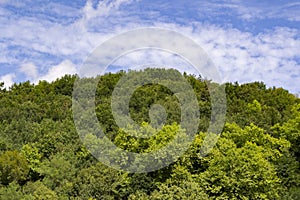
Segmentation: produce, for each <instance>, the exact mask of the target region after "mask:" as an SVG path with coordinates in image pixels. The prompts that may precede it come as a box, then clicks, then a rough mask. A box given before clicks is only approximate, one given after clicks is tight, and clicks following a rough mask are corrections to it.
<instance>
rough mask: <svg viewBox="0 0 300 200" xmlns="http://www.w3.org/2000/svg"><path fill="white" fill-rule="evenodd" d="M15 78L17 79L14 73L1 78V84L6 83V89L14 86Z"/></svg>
mask: <svg viewBox="0 0 300 200" xmlns="http://www.w3.org/2000/svg"><path fill="white" fill-rule="evenodd" d="M14 78H16V75H15V74H14V73H10V74H6V75H3V76H1V77H0V82H4V87H5V88H9V87H10V86H12V85H13V84H14Z"/></svg>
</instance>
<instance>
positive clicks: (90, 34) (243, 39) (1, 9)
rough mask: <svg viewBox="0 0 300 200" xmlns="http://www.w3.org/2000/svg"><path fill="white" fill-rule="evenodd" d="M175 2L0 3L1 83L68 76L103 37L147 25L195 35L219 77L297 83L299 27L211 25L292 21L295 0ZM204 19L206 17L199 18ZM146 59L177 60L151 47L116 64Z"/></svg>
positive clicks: (296, 9) (293, 86) (287, 84)
mask: <svg viewBox="0 0 300 200" xmlns="http://www.w3.org/2000/svg"><path fill="white" fill-rule="evenodd" d="M180 2H181V3H180ZM180 2H177V1H174V2H173V3H172V5H171V4H170V3H166V2H165V1H153V2H152V1H134V0H117V1H100V2H99V3H96V4H95V3H93V2H92V1H87V2H85V3H83V4H82V5H75V6H70V5H68V4H66V3H64V4H63V3H61V4H60V3H51V2H50V3H45V4H47V6H44V7H43V5H39V4H37V3H36V5H34V4H33V3H32V2H31V1H28V2H25V3H24V2H19V1H15V2H14V1H10V2H8V1H6V2H5V1H2V3H0V29H1V31H0V51H1V52H2V56H1V57H0V65H1V63H3V64H5V65H9V66H11V72H12V73H10V72H9V73H7V72H4V71H1V69H0V75H1V76H2V80H4V78H5V81H6V83H7V84H9V83H11V82H12V81H18V80H20V78H19V77H22V76H25V78H26V79H30V80H32V81H37V80H39V79H46V80H48V81H52V80H54V79H55V78H57V77H59V76H61V75H63V74H64V73H75V72H77V71H76V70H77V68H78V66H80V65H81V64H82V62H83V61H84V60H85V58H86V57H87V56H88V55H89V53H90V52H92V51H93V50H94V49H95V48H96V47H97V46H98V45H99V44H101V43H102V42H103V41H105V40H106V39H109V38H111V37H113V36H114V35H115V34H118V33H122V32H124V31H127V30H130V29H133V28H140V27H147V26H154V27H162V28H167V29H170V30H175V31H178V32H180V33H182V34H184V35H186V36H188V37H190V38H192V39H194V40H195V41H196V42H197V43H198V44H199V45H200V46H202V47H203V48H204V50H205V51H206V52H207V53H208V55H209V56H210V57H211V59H212V60H213V61H214V62H215V64H216V66H217V67H218V69H219V70H220V72H221V75H222V76H223V79H224V81H236V80H238V81H240V82H246V81H254V80H262V81H265V82H266V83H267V84H268V85H269V86H273V85H277V86H284V87H285V88H288V89H290V90H291V91H293V92H297V91H299V88H297V84H295V83H297V82H300V80H299V77H300V74H299V73H300V72H299V69H300V68H299V67H300V64H299V60H300V58H299V55H300V52H299V49H300V48H299V46H300V39H299V38H300V33H299V32H300V30H299V28H298V29H297V28H296V29H295V28H288V27H281V28H280V27H276V26H274V27H273V28H269V29H266V30H263V31H260V32H259V33H251V32H248V31H245V30H238V29H236V28H232V25H228V24H226V23H224V24H223V25H214V24H213V23H212V22H211V19H214V20H217V19H218V17H219V18H224V19H226V17H222V16H231V17H232V16H235V17H236V18H237V20H239V19H242V20H245V21H251V20H252V21H253V20H257V19H262V18H270V19H273V18H274V19H278V18H282V19H285V20H290V21H299V14H298V13H299V12H300V11H299V6H300V5H299V2H298V3H297V2H289V3H274V4H272V5H269V4H266V3H259V2H254V3H253V2H252V3H251V2H250V1H239V0H227V1H217V0H216V1H206V2H201V3H200V2H198V1H187V2H185V1H184V2H182V1H180ZM7 4H10V7H7ZM27 4H28V5H30V6H32V9H30V8H27V6H28V5H27ZM2 5H3V6H2ZM14 8H15V9H14ZM17 8H18V9H17ZM39 8H43V9H45V10H46V11H45V12H43V11H42V10H41V9H40V10H39ZM49 8H51V9H49ZM24 9H25V11H24ZM172 9H173V10H172ZM50 10H51V11H50ZM175 11H176V12H175ZM189 13H191V14H189ZM197 17H199V18H197ZM203 17H207V19H209V20H208V21H206V22H203V23H200V22H199V21H201V19H203ZM166 42H169V41H166ZM187 51H188V50H187ZM147 58H148V60H149V61H151V60H152V62H158V61H159V60H163V59H172V62H170V63H169V64H172V65H176V64H178V66H179V65H181V66H182V65H183V64H182V62H181V61H179V60H178V58H175V57H174V56H173V57H172V55H162V54H157V53H153V52H152V53H151V52H144V53H135V54H132V55H131V56H130V55H128V56H127V57H126V59H125V58H123V61H122V59H121V60H119V62H121V61H122V62H123V63H125V64H126V65H130V63H131V64H134V63H136V65H137V64H138V63H139V62H143V61H145V60H146V59H147ZM155 59H156V60H155ZM141 64H143V63H141ZM75 66H77V67H75ZM0 67H1V66H0ZM3 77H4V78H3Z"/></svg>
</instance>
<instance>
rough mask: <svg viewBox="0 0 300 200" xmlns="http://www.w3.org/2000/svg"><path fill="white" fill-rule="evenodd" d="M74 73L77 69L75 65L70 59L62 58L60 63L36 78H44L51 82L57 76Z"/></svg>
mask: <svg viewBox="0 0 300 200" xmlns="http://www.w3.org/2000/svg"><path fill="white" fill-rule="evenodd" d="M76 73H77V69H76V67H75V65H74V64H73V63H72V62H71V61H70V60H64V61H63V62H61V63H60V64H58V65H55V66H52V67H50V69H49V70H48V72H47V73H46V74H44V75H42V76H40V77H38V80H45V81H48V82H52V81H54V80H56V79H57V78H60V77H62V76H64V75H66V74H76ZM38 80H37V81H38ZM37 81H36V82H37Z"/></svg>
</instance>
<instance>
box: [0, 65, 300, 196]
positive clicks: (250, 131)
mask: <svg viewBox="0 0 300 200" xmlns="http://www.w3.org/2000/svg"><path fill="white" fill-rule="evenodd" d="M147 70H148V71H147V72H148V73H149V74H150V75H152V76H153V77H154V78H155V77H158V76H160V75H163V74H166V73H170V74H173V75H174V77H176V76H175V74H176V73H178V72H176V71H175V70H164V69H160V70H151V69H147ZM126 73H127V72H124V71H121V72H119V73H115V74H113V73H108V74H105V75H103V76H98V77H97V78H96V79H93V78H83V79H80V82H81V83H82V84H83V87H84V88H85V90H83V91H82V94H78V95H77V96H76V97H75V98H78V99H79V98H80V97H81V96H82V95H85V94H86V92H87V91H90V90H91V88H92V85H93V84H94V83H95V80H99V82H98V85H97V89H96V96H95V108H96V115H97V118H98V120H99V124H100V125H101V126H102V128H103V130H104V133H105V135H106V136H107V137H108V138H109V139H110V140H111V141H112V142H113V143H114V144H115V145H117V146H118V147H120V148H121V149H124V150H126V151H129V152H137V153H147V152H153V151H157V150H159V149H161V148H162V147H164V146H165V145H166V144H169V142H170V141H173V140H174V139H176V138H177V140H178V141H181V142H179V143H178V144H175V146H172V148H171V149H172V150H170V151H160V154H159V155H158V157H159V159H155V162H158V163H159V162H161V163H163V162H166V161H168V160H169V159H170V157H172V156H173V155H174V153H175V152H174V151H173V150H174V149H176V148H181V147H182V145H184V144H185V143H184V142H185V140H184V137H185V136H186V134H188V133H186V131H185V129H183V128H182V127H181V126H180V120H181V118H180V116H181V109H180V104H179V100H178V98H177V96H176V94H174V93H173V92H172V91H171V90H169V89H168V88H166V87H165V86H161V85H159V84H156V83H153V84H145V85H143V86H142V87H139V88H137V89H136V90H135V92H134V93H133V95H132V96H131V99H130V102H129V113H130V116H131V118H132V119H133V120H134V121H135V122H136V123H137V124H139V125H140V128H138V129H136V128H134V127H130V126H128V127H126V128H124V127H122V128H119V127H118V126H117V124H116V123H115V120H114V117H113V115H112V109H111V96H112V93H113V91H114V87H115V86H116V84H117V83H118V81H119V80H120V79H121V77H122V76H124V75H125V74H126ZM138 73H140V74H141V73H142V72H138ZM184 77H185V78H186V80H187V81H188V83H189V84H190V85H191V86H192V88H193V89H194V92H195V95H196V97H197V100H198V103H199V104H198V105H199V112H200V118H199V121H198V122H199V127H198V133H197V135H196V136H195V139H194V141H193V143H192V144H191V146H190V148H189V149H188V150H187V151H186V152H185V154H184V155H182V156H181V157H180V158H178V160H176V161H175V162H174V163H173V164H171V165H169V166H167V167H165V168H163V169H160V170H157V171H154V172H150V173H142V174H139V173H137V174H133V173H132V174H130V173H125V172H121V171H117V170H114V169H111V168H109V167H107V166H105V165H103V164H101V163H98V162H97V160H96V159H95V158H94V157H93V156H92V155H91V153H90V152H92V153H96V155H99V153H100V152H101V151H102V150H103V149H101V147H103V144H104V142H105V140H103V139H101V138H99V137H98V136H97V135H94V134H93V130H95V127H93V126H90V127H87V128H86V130H84V131H85V135H84V137H83V138H84V142H82V141H81V140H80V138H79V136H78V134H77V131H76V127H75V125H74V122H73V116H72V93H73V84H74V82H75V79H76V78H78V77H77V76H76V75H66V76H64V77H62V78H60V79H57V80H55V81H54V82H52V83H48V82H46V81H40V82H39V83H38V84H36V85H34V84H31V83H30V82H29V81H27V82H24V83H19V84H14V85H13V86H12V87H11V88H10V89H8V90H7V89H4V87H3V83H0V199H4V200H6V199H25V200H27V199H30V200H31V199H38V200H39V199H40V200H43V199H50V200H51V199H53V200H56V199H73V200H79V199H86V200H94V199H289V200H297V199H300V189H299V188H300V168H299V167H300V164H299V162H300V99H299V98H297V97H295V95H292V94H290V93H289V92H288V91H286V90H284V89H282V88H275V87H274V88H267V87H266V85H265V84H264V83H261V82H254V83H247V84H242V85H240V84H238V83H227V84H225V89H226V94H227V116H226V122H227V123H226V125H225V127H224V129H223V132H222V134H221V135H220V136H219V137H218V138H219V140H218V142H217V144H216V146H215V147H214V148H213V150H212V151H211V152H210V153H209V154H208V155H207V156H205V157H203V156H202V155H203V154H204V153H205V152H206V151H207V150H208V149H210V147H209V145H208V146H205V148H203V145H204V144H212V143H213V142H214V141H215V140H214V137H209V136H212V135H213V134H214V133H209V134H208V133H207V128H208V126H209V122H210V119H211V98H210V92H214V91H209V90H208V86H209V87H210V88H213V90H214V89H215V88H216V87H215V86H217V84H215V83H213V82H211V81H208V80H203V79H202V78H201V77H195V76H193V75H187V74H184ZM140 78H141V79H142V80H143V81H145V80H144V79H145V77H144V76H141V77H140ZM131 81H132V83H134V82H135V81H137V79H135V78H133V79H132V80H131ZM172 83H173V84H174V85H176V86H177V87H179V88H180V87H182V86H181V85H180V83H179V82H178V80H177V79H175V78H174V80H172ZM154 104H156V105H160V106H162V107H164V109H165V111H166V112H165V113H166V115H165V116H164V115H162V113H161V112H160V110H154V111H153V109H151V108H152V106H153V105H154ZM124 106H125V105H121V110H122V109H124V108H125V107H124ZM126 106H127V105H126ZM81 109H86V108H81ZM123 111H124V110H123ZM149 111H151V112H150V113H149ZM151 116H158V117H160V119H158V120H157V121H155V120H152V121H151V119H153V118H151ZM164 117H165V119H166V120H165V123H164V125H163V126H162V127H159V126H156V125H161V124H159V122H161V121H164ZM90 118H91V116H87V115H85V116H82V119H85V120H86V121H82V123H87V124H89V120H90ZM194 123H196V122H189V125H192V124H194ZM151 125H155V127H152V126H151ZM141 134H147V135H150V137H148V138H139V137H137V136H139V135H141ZM207 137H208V138H207ZM204 141H205V143H204ZM110 153H111V155H118V154H119V153H120V152H119V151H115V152H110ZM129 159H132V158H124V159H120V160H116V161H115V162H116V163H117V164H120V165H123V166H127V165H128V160H129ZM130 161H131V162H132V163H133V164H134V163H136V162H138V161H139V160H130ZM143 162H144V164H145V166H146V165H147V164H152V163H153V162H154V161H153V159H149V160H143ZM145 166H139V167H141V168H144V167H145Z"/></svg>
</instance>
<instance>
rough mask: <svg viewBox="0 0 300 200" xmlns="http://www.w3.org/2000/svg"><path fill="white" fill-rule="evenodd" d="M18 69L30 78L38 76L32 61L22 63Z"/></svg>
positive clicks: (33, 78)
mask: <svg viewBox="0 0 300 200" xmlns="http://www.w3.org/2000/svg"><path fill="white" fill-rule="evenodd" d="M19 70H20V72H21V73H23V74H25V75H26V77H27V78H28V79H30V80H35V79H36V78H37V77H38V70H37V67H36V66H35V65H34V64H33V63H26V64H22V65H21V67H20V69H19Z"/></svg>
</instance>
